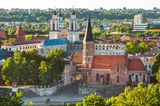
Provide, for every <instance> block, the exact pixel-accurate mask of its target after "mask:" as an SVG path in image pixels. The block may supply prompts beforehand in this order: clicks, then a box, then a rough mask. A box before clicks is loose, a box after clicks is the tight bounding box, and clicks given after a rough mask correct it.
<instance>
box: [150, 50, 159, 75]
mask: <svg viewBox="0 0 160 106" xmlns="http://www.w3.org/2000/svg"><path fill="white" fill-rule="evenodd" d="M159 68H160V52H159V53H158V54H157V55H156V57H155V58H154V62H153V64H152V71H153V73H157V72H158V70H159Z"/></svg>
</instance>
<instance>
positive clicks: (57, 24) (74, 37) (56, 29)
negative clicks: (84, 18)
mask: <svg viewBox="0 0 160 106" xmlns="http://www.w3.org/2000/svg"><path fill="white" fill-rule="evenodd" d="M64 27H65V24H64V19H63V16H62V13H61V12H60V13H58V12H57V11H54V13H53V15H52V19H51V20H50V32H49V38H50V39H59V38H64V37H62V36H61V31H62V30H63V29H64ZM67 29H68V32H67V36H66V37H65V38H66V39H68V40H69V41H70V42H75V41H79V32H78V31H77V19H76V14H75V11H74V10H72V12H71V13H70V19H69V28H67Z"/></svg>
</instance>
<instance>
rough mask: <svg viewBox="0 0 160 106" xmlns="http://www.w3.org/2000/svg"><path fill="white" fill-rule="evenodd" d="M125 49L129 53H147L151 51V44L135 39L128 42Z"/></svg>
mask: <svg viewBox="0 0 160 106" xmlns="http://www.w3.org/2000/svg"><path fill="white" fill-rule="evenodd" d="M125 50H126V52H127V53H129V54H133V55H135V54H136V53H142V54H144V53H146V52H148V51H150V46H149V45H148V44H147V43H145V42H139V41H133V42H127V44H126V46H125Z"/></svg>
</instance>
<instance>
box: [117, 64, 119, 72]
mask: <svg viewBox="0 0 160 106" xmlns="http://www.w3.org/2000/svg"><path fill="white" fill-rule="evenodd" d="M117 73H119V64H118V65H117Z"/></svg>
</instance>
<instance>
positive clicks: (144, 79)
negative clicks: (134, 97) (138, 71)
mask: <svg viewBox="0 0 160 106" xmlns="http://www.w3.org/2000/svg"><path fill="white" fill-rule="evenodd" d="M145 81H146V78H145V75H144V74H143V82H145Z"/></svg>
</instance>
